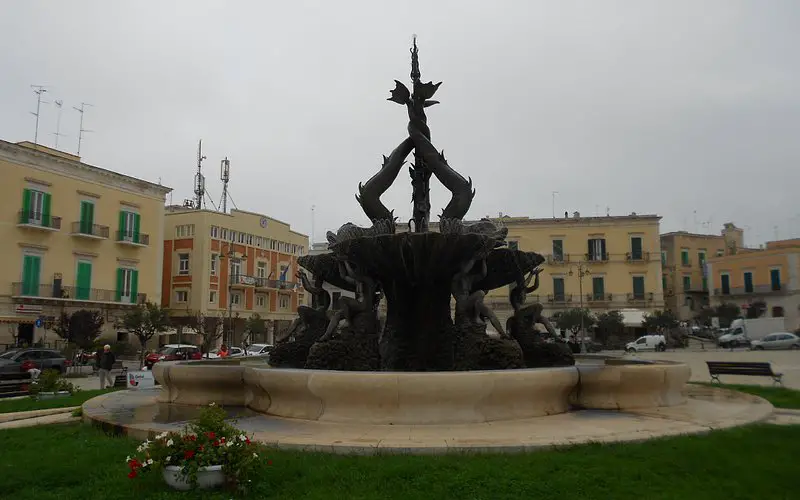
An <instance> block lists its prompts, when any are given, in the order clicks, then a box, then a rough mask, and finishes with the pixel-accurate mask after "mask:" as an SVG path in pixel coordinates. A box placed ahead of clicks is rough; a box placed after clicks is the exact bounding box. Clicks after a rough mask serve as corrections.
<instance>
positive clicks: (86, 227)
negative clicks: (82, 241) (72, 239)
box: [70, 221, 108, 239]
mask: <svg viewBox="0 0 800 500" xmlns="http://www.w3.org/2000/svg"><path fill="white" fill-rule="evenodd" d="M70 234H72V235H74V236H87V237H89V238H102V239H105V238H108V226H100V225H98V224H88V223H86V222H83V221H78V222H73V223H72V231H71V232H70Z"/></svg>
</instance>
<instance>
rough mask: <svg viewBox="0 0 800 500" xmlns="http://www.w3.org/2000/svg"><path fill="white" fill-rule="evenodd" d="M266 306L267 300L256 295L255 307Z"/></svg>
mask: <svg viewBox="0 0 800 500" xmlns="http://www.w3.org/2000/svg"><path fill="white" fill-rule="evenodd" d="M266 304H267V298H266V297H265V296H264V295H256V305H257V306H258V307H264V306H265V305H266Z"/></svg>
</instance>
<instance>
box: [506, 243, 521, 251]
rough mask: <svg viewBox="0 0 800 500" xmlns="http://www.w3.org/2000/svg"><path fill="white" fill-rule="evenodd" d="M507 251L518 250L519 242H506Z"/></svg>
mask: <svg viewBox="0 0 800 500" xmlns="http://www.w3.org/2000/svg"><path fill="white" fill-rule="evenodd" d="M508 249H509V250H519V241H509V242H508Z"/></svg>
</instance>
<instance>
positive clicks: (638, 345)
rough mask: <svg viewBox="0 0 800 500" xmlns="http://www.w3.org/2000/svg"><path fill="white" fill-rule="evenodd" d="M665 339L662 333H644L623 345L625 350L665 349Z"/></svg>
mask: <svg viewBox="0 0 800 500" xmlns="http://www.w3.org/2000/svg"><path fill="white" fill-rule="evenodd" d="M666 350H667V339H666V338H665V337H664V336H663V335H644V336H642V337H639V338H638V339H636V340H635V341H633V342H628V343H627V344H626V345H625V352H641V351H661V352H663V351H666Z"/></svg>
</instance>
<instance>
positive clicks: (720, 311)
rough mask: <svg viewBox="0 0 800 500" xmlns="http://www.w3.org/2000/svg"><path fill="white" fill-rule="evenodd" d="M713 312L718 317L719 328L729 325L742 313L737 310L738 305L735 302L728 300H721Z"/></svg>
mask: <svg viewBox="0 0 800 500" xmlns="http://www.w3.org/2000/svg"><path fill="white" fill-rule="evenodd" d="M715 313H716V315H717V317H718V318H719V326H720V328H728V327H730V326H731V323H732V322H733V320H735V319H737V318H740V317H741V316H742V313H741V311H740V310H739V306H737V305H736V304H731V303H729V302H723V303H722V304H720V305H718V306H717V308H716V310H715Z"/></svg>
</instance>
